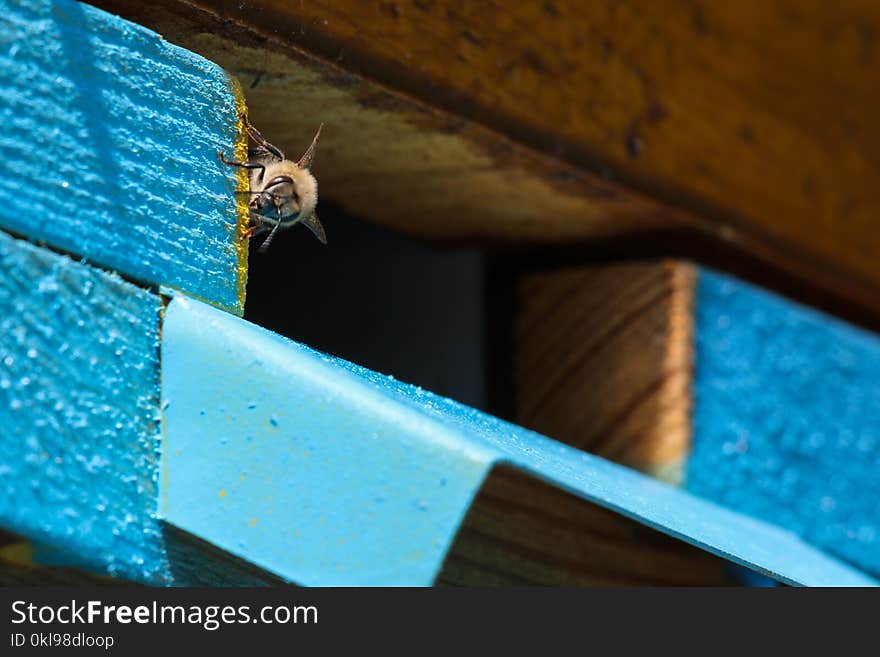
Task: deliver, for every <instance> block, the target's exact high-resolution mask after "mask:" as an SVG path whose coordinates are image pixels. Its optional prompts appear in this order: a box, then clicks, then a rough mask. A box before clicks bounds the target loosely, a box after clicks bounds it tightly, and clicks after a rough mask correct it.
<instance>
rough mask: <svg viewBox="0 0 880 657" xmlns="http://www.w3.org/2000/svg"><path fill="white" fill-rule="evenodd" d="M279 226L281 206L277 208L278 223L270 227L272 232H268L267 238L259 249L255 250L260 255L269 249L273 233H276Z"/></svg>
mask: <svg viewBox="0 0 880 657" xmlns="http://www.w3.org/2000/svg"><path fill="white" fill-rule="evenodd" d="M280 225H281V206H278V221H277V222H276V223H275V225H274V226H272V230H271V231H270V232H269V236H268V237H267V238H266V239H264V240H263V243H262V244H260V248H259V249H257V250H258V251H259V252H260V253H265V252H266V250H267V249H268V248H269V245H270V244H272V240H273V239H274V237H275V233H276V232H278V227H279V226H280Z"/></svg>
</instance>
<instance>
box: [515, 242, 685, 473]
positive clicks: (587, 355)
mask: <svg viewBox="0 0 880 657" xmlns="http://www.w3.org/2000/svg"><path fill="white" fill-rule="evenodd" d="M693 286H694V269H693V267H692V266H691V265H689V264H687V263H684V262H681V261H674V260H667V261H645V262H635V263H619V264H605V265H592V266H581V267H570V268H564V269H560V270H552V271H544V272H538V273H530V274H525V275H523V276H522V277H521V278H520V279H519V281H518V283H517V294H516V307H515V311H514V312H515V316H514V320H513V321H514V339H513V354H512V361H513V368H512V369H513V381H514V396H515V419H516V421H517V423H518V424H521V425H523V426H525V427H528V428H530V429H533V430H535V431H538V432H540V433H543V434H546V435H548V436H551V437H553V438H556V439H557V440H561V441H562V442H565V443H568V444H570V445H573V446H575V447H577V448H579V449H583V450H584V451H588V452H592V453H594V454H599V455H601V456H604V457H606V458H609V459H611V460H614V461H618V462H621V463H624V464H626V465H629V466H631V467H635V468H638V469H640V470H643V471H645V472H648V473H650V474H653V475H655V476H659V477H661V478H663V479H666V480H668V481H672V482H678V481H680V480H681V469H682V468H683V464H684V461H685V459H686V457H687V454H688V451H689V446H690V411H691V375H692V360H693V357H692V350H693V349H692V338H693V318H692V314H691V306H692V301H693V292H694V290H693Z"/></svg>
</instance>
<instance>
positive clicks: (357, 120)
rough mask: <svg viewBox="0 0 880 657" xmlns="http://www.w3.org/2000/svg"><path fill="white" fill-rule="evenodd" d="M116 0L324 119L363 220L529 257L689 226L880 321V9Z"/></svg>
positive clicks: (296, 109)
mask: <svg viewBox="0 0 880 657" xmlns="http://www.w3.org/2000/svg"><path fill="white" fill-rule="evenodd" d="M97 4H99V5H101V6H104V7H106V8H109V9H111V10H114V11H117V12H118V13H121V14H122V15H124V16H126V17H128V18H132V19H133V20H136V21H138V22H141V23H143V24H144V25H147V26H148V27H152V28H154V29H157V30H158V31H159V32H161V33H162V34H164V35H165V36H166V37H167V38H168V39H169V40H171V41H173V42H175V43H179V44H181V45H184V46H186V47H188V48H190V49H193V50H196V51H197V52H200V53H202V54H204V55H205V56H207V57H209V58H211V59H213V60H215V61H217V62H218V63H219V64H220V65H222V66H224V67H225V68H227V69H228V70H230V71H231V72H232V73H234V74H235V75H237V76H238V77H239V78H240V79H241V81H242V82H243V83H244V86H245V91H246V93H247V96H248V101H249V106H250V108H251V113H252V118H253V119H254V121H255V123H257V124H258V125H260V126H261V127H262V128H263V130H264V132H265V133H267V134H268V135H269V136H270V137H271V138H272V139H273V140H275V141H277V142H279V143H282V144H284V145H285V146H286V147H287V148H289V149H291V150H294V151H295V150H296V149H297V148H299V147H300V146H301V145H304V144H306V143H308V138H309V136H310V134H311V132H312V131H313V130H314V127H315V125H316V124H317V123H318V122H320V121H325V122H327V124H328V125H327V130H326V131H325V135H324V137H323V142H322V149H321V151H320V153H319V157H318V160H317V162H316V171H317V173H318V175H319V178H320V180H321V184H322V193H323V195H324V198H325V199H329V200H332V201H334V202H337V203H339V204H341V205H343V206H344V207H345V208H346V209H347V210H349V211H350V212H352V213H354V214H355V215H357V216H362V217H364V218H366V219H369V220H372V221H376V222H380V223H384V224H387V225H390V226H392V227H395V228H398V229H401V230H405V231H407V232H410V233H413V234H418V235H421V236H425V237H429V238H444V239H482V240H485V239H492V240H515V241H520V242H531V243H534V242H543V243H547V242H556V243H559V242H577V241H591V240H595V239H597V238H605V237H614V236H619V235H631V234H641V233H645V232H646V231H658V230H661V231H662V230H666V229H681V228H682V227H684V228H685V229H686V230H687V231H692V232H694V233H697V234H700V235H703V236H704V237H705V238H706V239H707V240H708V241H709V242H710V243H711V242H713V241H714V242H716V243H723V244H726V245H729V246H731V247H733V248H734V249H735V250H737V251H739V252H740V253H743V254H748V255H749V256H750V257H754V258H757V259H759V260H760V261H762V262H764V263H769V264H770V265H771V266H772V267H773V268H775V269H777V270H779V271H784V272H786V273H787V274H792V275H794V276H796V277H798V278H799V279H800V280H801V281H808V282H809V283H811V284H812V285H813V286H816V287H817V288H821V289H823V290H833V293H834V295H836V296H837V297H838V298H843V299H846V300H848V301H849V302H854V303H855V304H857V305H860V306H863V307H869V308H873V309H874V311H880V293H878V291H880V258H878V257H877V256H878V254H880V232H878V231H876V230H875V229H874V222H875V216H876V214H877V212H878V210H880V185H878V184H877V183H878V181H880V176H878V173H880V158H878V156H877V153H878V152H880V148H878V147H880V128H878V127H877V123H876V121H875V112H876V108H877V107H878V106H880V82H878V78H877V76H876V75H875V69H876V66H875V64H876V62H875V60H876V59H877V58H878V57H880V53H878V52H877V35H878V34H880V7H878V6H877V5H876V4H875V3H871V2H869V0H854V1H853V2H850V3H847V4H846V6H840V5H839V4H838V3H830V2H821V1H819V0H813V1H810V2H798V3H795V2H789V1H788V0H772V1H769V2H765V1H762V0H747V1H746V2H737V3H711V4H709V3H705V4H703V3H700V2H684V1H681V0H662V1H660V2H642V3H627V2H611V1H610V0H604V1H600V2H592V3H582V2H577V1H576V0H551V1H549V2H526V3H503V4H502V3H499V2H492V3H489V4H486V3H482V4H480V5H474V6H473V7H470V8H462V6H460V4H459V3H454V2H451V0H415V1H413V2H402V1H390V2H380V3H358V2H353V1H350V0H349V1H343V2H329V1H328V0H315V1H313V2H308V3H290V2H283V1H282V0H257V1H254V2H246V3H242V2H238V1H233V0H221V1H219V2H210V3H209V2H198V3H189V2H182V1H181V0H162V1H155V2H143V1H140V2H124V3H123V2H121V1H120V0H100V1H99V2H98V3H97ZM609 179H613V180H617V181H620V182H622V185H620V184H612V183H611V182H609ZM633 190H637V191H633ZM650 199H657V200H656V201H655V200H650ZM331 232H332V229H331ZM707 253H708V251H707ZM698 255H699V254H698Z"/></svg>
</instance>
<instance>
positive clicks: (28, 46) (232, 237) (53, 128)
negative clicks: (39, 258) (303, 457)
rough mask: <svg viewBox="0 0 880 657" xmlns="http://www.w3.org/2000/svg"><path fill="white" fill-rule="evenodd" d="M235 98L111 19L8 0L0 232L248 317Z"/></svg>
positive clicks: (3, 12) (175, 52) (213, 75)
mask: <svg viewBox="0 0 880 657" xmlns="http://www.w3.org/2000/svg"><path fill="white" fill-rule="evenodd" d="M236 93H237V92H236V87H235V82H234V81H233V80H232V79H230V77H229V76H228V75H227V74H226V73H224V72H223V71H222V70H221V69H220V68H219V67H217V66H216V65H215V64H213V63H211V62H209V61H207V60H205V59H203V58H201V57H199V56H197V55H194V54H193V53H191V52H188V51H186V50H183V49H181V48H177V47H175V46H172V45H170V44H169V43H167V42H166V41H164V40H163V39H162V37H161V36H159V35H158V34H155V33H154V32H151V31H149V30H147V29H144V28H142V27H140V26H138V25H135V24H133V23H129V22H127V21H124V20H122V19H120V18H118V17H116V16H112V15H111V14H108V13H105V12H103V11H100V10H98V9H94V8H92V7H89V6H88V5H84V4H80V3H78V2H72V1H71V0H55V1H50V0H0V122H2V125H3V128H4V129H3V132H2V135H0V227H2V228H6V229H7V230H9V231H12V232H14V233H16V234H18V235H21V236H24V237H27V238H30V239H33V240H39V241H44V242H46V243H47V244H49V245H51V246H52V247H54V248H57V249H59V250H62V251H65V252H68V253H71V254H75V255H78V256H84V257H85V258H87V259H88V260H89V261H90V262H93V263H96V264H97V265H100V266H103V267H107V268H110V269H114V270H116V271H118V272H120V273H121V274H123V275H124V276H126V277H127V278H130V279H132V280H136V281H139V282H145V283H148V284H153V285H158V284H165V285H168V286H171V287H173V288H176V289H180V290H184V291H186V292H187V293H189V294H191V295H194V296H196V297H198V298H201V299H204V300H206V301H208V302H210V303H213V304H216V305H218V306H220V307H222V308H224V309H226V310H229V311H231V312H236V313H239V314H240V313H241V312H242V309H243V304H244V285H245V275H246V261H245V259H246V252H245V250H244V246H243V244H242V243H241V242H240V240H238V239H237V237H236V236H237V235H238V231H239V230H240V229H239V227H238V223H239V222H238V216H239V215H238V214H237V212H238V211H239V210H240V209H241V207H242V206H240V205H237V202H236V199H235V194H234V190H235V188H236V184H237V182H236V181H237V178H236V174H235V173H234V171H233V170H231V169H230V168H229V167H226V166H224V165H222V164H220V163H219V161H218V159H217V151H218V149H222V150H224V151H226V152H227V153H229V152H234V151H236V150H237V151H238V153H239V155H242V154H243V153H244V152H246V151H245V150H243V149H245V148H246V146H245V143H244V141H243V137H242V135H241V131H240V130H239V126H238V125H237V115H238V112H239V110H241V109H243V104H242V102H241V100H240V99H239V100H237V99H236ZM239 182H240V183H241V184H243V185H246V183H244V182H243V180H242V181H239ZM242 188H245V187H244V186H243V187H242Z"/></svg>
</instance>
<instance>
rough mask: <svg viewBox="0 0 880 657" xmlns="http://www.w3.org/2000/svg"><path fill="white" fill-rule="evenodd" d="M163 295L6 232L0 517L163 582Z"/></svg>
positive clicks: (77, 553) (127, 572) (96, 563)
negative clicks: (160, 489)
mask: <svg viewBox="0 0 880 657" xmlns="http://www.w3.org/2000/svg"><path fill="white" fill-rule="evenodd" d="M160 309H161V300H160V299H159V298H158V297H157V296H155V295H153V294H150V293H149V292H147V291H145V290H143V289H141V288H138V287H136V286H134V285H132V284H130V283H127V282H125V281H123V280H122V279H120V278H119V276H117V275H115V274H110V273H105V272H101V271H98V270H96V269H93V268H91V267H89V266H87V265H83V264H80V263H77V262H75V261H74V260H72V259H71V258H69V257H67V256H63V255H58V254H55V253H52V252H49V251H47V250H45V249H42V248H39V247H35V246H32V245H31V244H29V243H27V242H25V241H22V240H17V239H14V238H12V237H10V236H8V235H6V234H5V233H2V232H0V526H2V527H5V528H6V529H9V530H12V531H14V532H16V533H19V534H22V535H24V536H26V537H28V538H30V539H31V540H34V541H36V542H38V543H43V544H45V545H47V546H52V547H55V548H61V549H63V550H64V551H66V552H67V553H69V554H71V555H73V558H74V561H75V562H76V563H78V564H81V565H84V566H88V567H91V568H95V569H99V570H106V571H108V572H110V573H113V574H116V575H120V576H124V577H129V578H133V579H137V580H141V581H148V582H162V581H166V579H167V573H166V567H165V564H164V555H163V553H162V550H161V544H160V543H159V537H160V526H159V521H158V519H157V515H156V511H157V508H156V506H157V496H158V472H159V462H158V461H159V451H158V450H159V447H160V436H159V434H160V417H159V360H158V356H159V344H158V330H159V321H160Z"/></svg>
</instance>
